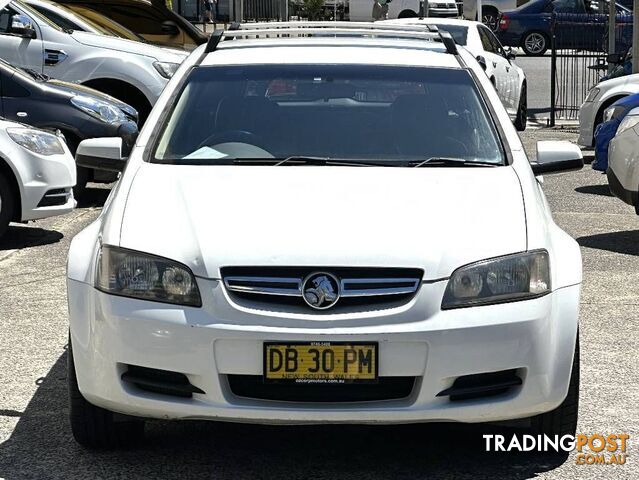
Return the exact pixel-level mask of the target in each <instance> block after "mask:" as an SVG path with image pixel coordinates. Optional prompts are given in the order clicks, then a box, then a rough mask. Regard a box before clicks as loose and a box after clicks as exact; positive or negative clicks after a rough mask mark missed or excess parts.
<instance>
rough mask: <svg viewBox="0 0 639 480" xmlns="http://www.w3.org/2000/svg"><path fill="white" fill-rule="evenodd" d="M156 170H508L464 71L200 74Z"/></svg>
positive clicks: (189, 82) (281, 69)
mask: <svg viewBox="0 0 639 480" xmlns="http://www.w3.org/2000/svg"><path fill="white" fill-rule="evenodd" d="M154 157H155V158H154V161H155V162H158V163H176V164H215V163H225V161H226V163H228V160H232V159H290V157H316V158H317V157H321V159H324V160H326V159H339V160H342V161H344V160H345V159H352V160H355V159H359V160H378V161H382V162H385V163H388V164H396V165H398V166H399V165H403V164H406V163H407V162H406V161H407V160H408V161H410V160H425V159H434V158H446V159H454V160H456V161H457V162H458V163H459V161H460V160H461V161H462V162H465V163H472V162H476V163H478V164H480V163H482V164H486V163H488V164H494V165H498V164H503V162H504V156H503V150H502V148H501V144H500V142H499V139H498V136H497V133H496V130H495V126H494V124H493V122H492V120H491V117H490V114H489V113H488V111H487V109H486V106H485V104H484V102H483V100H482V98H481V97H480V94H479V92H478V90H477V87H476V85H475V82H474V80H473V78H472V77H471V75H470V73H469V72H468V71H467V70H464V69H450V68H423V67H422V68H419V67H389V66H370V65H249V66H228V67H227V66H225V67H216V66H207V67H196V68H194V69H193V70H192V71H191V73H190V74H189V77H188V78H187V79H186V82H185V86H184V87H183V89H182V91H181V93H180V95H179V98H178V99H177V101H176V102H175V106H174V107H173V111H172V112H171V113H170V115H169V116H168V120H166V123H165V125H164V126H163V127H162V133H161V135H160V139H159V141H158V144H157V147H156V149H155V155H154Z"/></svg>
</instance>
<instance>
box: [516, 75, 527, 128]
mask: <svg viewBox="0 0 639 480" xmlns="http://www.w3.org/2000/svg"><path fill="white" fill-rule="evenodd" d="M527 95H528V93H527V91H526V84H525V83H524V84H523V85H522V86H521V94H520V95H519V107H518V108H517V117H516V118H515V128H516V129H517V131H519V132H523V131H524V130H526V124H527V123H528V98H527Z"/></svg>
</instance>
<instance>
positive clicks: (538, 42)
mask: <svg viewBox="0 0 639 480" xmlns="http://www.w3.org/2000/svg"><path fill="white" fill-rule="evenodd" d="M549 46H550V39H549V38H548V35H546V34H545V33H543V32H537V31H533V32H527V33H526V34H525V35H524V38H523V39H522V41H521V48H522V50H523V51H524V53H525V54H526V55H530V56H532V57H539V56H541V55H543V54H544V53H546V50H548V47H549Z"/></svg>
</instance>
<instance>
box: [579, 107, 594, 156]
mask: <svg viewBox="0 0 639 480" xmlns="http://www.w3.org/2000/svg"><path fill="white" fill-rule="evenodd" d="M597 105H598V104H597V103H596V102H584V103H583V104H582V105H581V108H579V138H578V139H577V143H578V144H579V145H581V146H584V147H592V146H593V137H594V124H595V115H596V114H597V108H596V107H597Z"/></svg>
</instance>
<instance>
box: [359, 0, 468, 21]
mask: <svg viewBox="0 0 639 480" xmlns="http://www.w3.org/2000/svg"><path fill="white" fill-rule="evenodd" d="M421 2H422V0H392V1H390V2H388V18H389V19H394V18H415V17H418V16H419V14H420V10H421ZM428 5H429V7H428V8H429V15H430V16H431V17H439V18H446V17H450V18H455V17H457V16H459V11H458V10H457V4H456V3H455V2H454V1H453V0H439V1H438V0H428ZM348 8H349V19H350V20H351V21H352V22H370V21H371V20H372V19H373V2H372V1H371V0H349V6H348Z"/></svg>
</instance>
